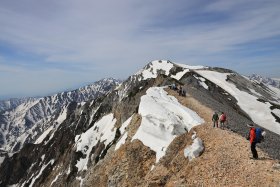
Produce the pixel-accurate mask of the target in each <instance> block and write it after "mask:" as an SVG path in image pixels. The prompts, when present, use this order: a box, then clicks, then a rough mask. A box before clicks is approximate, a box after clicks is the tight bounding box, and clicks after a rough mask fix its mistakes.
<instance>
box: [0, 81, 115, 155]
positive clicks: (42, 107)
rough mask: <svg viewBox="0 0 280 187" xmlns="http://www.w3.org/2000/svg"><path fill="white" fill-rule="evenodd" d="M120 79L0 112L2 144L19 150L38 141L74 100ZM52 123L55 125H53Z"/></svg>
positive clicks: (85, 98)
mask: <svg viewBox="0 0 280 187" xmlns="http://www.w3.org/2000/svg"><path fill="white" fill-rule="evenodd" d="M118 84H119V81H117V80H115V79H112V78H109V79H103V80H100V81H97V82H95V83H94V84H92V85H88V86H85V87H82V88H79V89H77V90H73V91H69V92H62V93H59V94H55V95H52V96H47V97H43V98H38V99H30V100H27V101H26V102H23V103H22V104H20V105H19V106H17V107H16V108H14V109H12V110H7V111H5V112H3V113H2V114H0V125H1V129H0V147H1V148H2V149H4V150H6V151H8V152H14V151H18V150H19V149H20V148H21V147H22V146H23V144H25V143H29V142H34V141H35V140H36V138H38V137H39V136H40V135H41V134H42V133H44V131H45V130H47V129H49V128H51V127H50V124H51V122H53V121H55V118H56V115H58V114H59V113H60V111H61V110H62V109H63V107H65V106H67V105H68V104H69V103H71V102H78V103H79V102H85V101H88V100H92V99H95V98H97V97H99V96H101V95H103V94H106V93H107V92H108V91H110V90H111V89H112V88H114V87H115V86H117V85H118ZM51 126H52V125H51Z"/></svg>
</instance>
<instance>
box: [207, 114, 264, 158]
mask: <svg viewBox="0 0 280 187" xmlns="http://www.w3.org/2000/svg"><path fill="white" fill-rule="evenodd" d="M212 121H213V127H214V128H215V127H219V122H220V127H221V128H222V129H223V128H224V125H225V122H226V121H227V117H226V115H225V113H224V112H222V113H221V115H220V116H219V115H218V113H217V112H215V113H214V114H213V116H212ZM247 126H248V127H249V128H250V130H249V133H248V136H247V140H249V141H250V146H251V152H252V155H253V157H252V159H255V160H257V159H258V158H259V157H258V152H257V150H256V145H257V143H261V142H262V141H263V140H264V136H265V134H266V132H265V131H264V130H263V129H262V128H260V127H255V126H254V125H253V124H248V125H247Z"/></svg>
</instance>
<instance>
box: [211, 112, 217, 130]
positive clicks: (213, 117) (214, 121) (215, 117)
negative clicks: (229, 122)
mask: <svg viewBox="0 0 280 187" xmlns="http://www.w3.org/2000/svg"><path fill="white" fill-rule="evenodd" d="M212 121H213V127H214V128H215V126H217V128H219V115H218V113H217V112H215V113H214V114H213V116H212Z"/></svg>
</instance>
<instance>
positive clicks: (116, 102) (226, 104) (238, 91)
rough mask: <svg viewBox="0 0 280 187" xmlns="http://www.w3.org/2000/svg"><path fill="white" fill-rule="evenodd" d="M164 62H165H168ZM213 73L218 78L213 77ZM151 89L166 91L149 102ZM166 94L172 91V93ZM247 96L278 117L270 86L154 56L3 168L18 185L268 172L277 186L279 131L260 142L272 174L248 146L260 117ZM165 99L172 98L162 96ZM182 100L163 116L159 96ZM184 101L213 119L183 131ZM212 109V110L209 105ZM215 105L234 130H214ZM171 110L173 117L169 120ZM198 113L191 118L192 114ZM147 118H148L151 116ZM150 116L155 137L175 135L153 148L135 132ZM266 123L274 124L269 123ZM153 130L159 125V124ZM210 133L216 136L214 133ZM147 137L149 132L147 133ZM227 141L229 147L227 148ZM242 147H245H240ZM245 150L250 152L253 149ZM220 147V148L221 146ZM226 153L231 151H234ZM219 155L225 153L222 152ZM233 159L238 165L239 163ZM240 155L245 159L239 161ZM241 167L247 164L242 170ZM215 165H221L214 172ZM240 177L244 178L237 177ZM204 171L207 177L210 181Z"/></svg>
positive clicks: (227, 181)
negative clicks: (182, 92)
mask: <svg viewBox="0 0 280 187" xmlns="http://www.w3.org/2000/svg"><path fill="white" fill-rule="evenodd" d="M162 66H164V67H163V68H161V67H162ZM213 73H214V75H217V76H213ZM213 77H214V78H215V77H216V79H214V78H213ZM218 78H219V79H218ZM173 83H176V84H177V85H181V86H182V87H183V89H186V91H187V97H186V98H184V97H181V96H178V94H177V92H175V91H172V90H169V89H168V85H171V84H173ZM150 89H157V90H161V91H159V92H156V93H155V94H152V95H151V97H150V98H151V99H152V100H153V101H154V103H151V102H150V104H147V102H144V101H145V98H146V97H147V96H149V94H148V93H149V92H150V91H149V90H150ZM165 92H167V93H168V96H166V95H165V94H164V93H165ZM243 92H244V93H243ZM242 94H243V95H242ZM240 95H241V96H245V98H247V99H252V101H251V100H250V101H251V102H252V103H253V106H261V107H266V110H270V111H271V112H275V115H276V116H277V115H278V107H279V105H277V104H275V103H278V102H277V99H276V96H275V95H274V94H273V93H271V92H270V91H269V89H267V87H266V86H265V85H261V84H258V83H255V82H251V81H250V80H249V79H248V78H244V77H243V76H241V75H239V74H238V73H236V72H233V71H231V70H226V69H222V68H209V67H207V68H205V67H203V68H202V69H201V68H198V69H196V68H193V69H188V68H184V67H182V66H180V65H177V64H174V63H172V62H170V61H163V60H161V61H153V62H151V63H150V64H149V65H147V66H145V67H144V68H143V69H142V70H140V71H138V72H137V73H136V74H134V75H132V76H130V77H129V78H128V79H127V80H125V81H124V82H123V83H122V84H121V85H119V86H118V87H117V88H115V89H114V90H112V91H111V92H108V93H107V94H105V95H103V96H101V97H98V98H96V99H95V100H93V101H88V102H85V103H83V104H77V103H72V104H71V105H69V106H67V114H66V117H65V118H63V120H62V121H61V124H60V125H59V126H58V127H57V128H56V129H55V130H54V131H50V133H49V134H48V135H46V136H45V138H42V139H43V140H42V141H41V142H39V143H38V144H27V145H26V146H24V147H23V149H22V150H21V151H19V152H18V153H16V154H15V155H13V156H11V157H10V158H6V159H5V160H4V162H3V164H2V165H1V168H0V171H1V172H0V181H1V182H2V183H1V184H2V185H12V184H16V185H17V186H33V185H34V186H41V185H46V186H51V185H52V186H63V185H68V186H92V185H98V186H163V185H171V186H172V185H175V184H177V185H207V184H208V185H221V186H222V185H223V186H224V185H233V184H234V185H250V184H263V182H262V181H261V180H262V179H263V178H265V180H264V181H265V182H266V184H271V185H275V184H277V182H280V180H279V179H280V178H279V177H278V176H279V175H278V171H277V170H275V172H274V170H273V169H272V168H271V167H272V165H273V164H275V162H276V161H274V160H272V161H270V159H279V158H280V155H279V152H278V151H277V150H279V149H280V147H279V146H280V144H279V134H277V133H275V132H273V131H270V130H266V131H267V134H268V135H267V137H266V141H265V142H263V143H262V144H261V145H260V148H261V149H262V150H263V151H265V152H266V153H267V154H268V156H266V155H265V154H264V153H263V152H262V151H261V152H260V155H265V157H266V158H267V160H264V161H261V163H262V164H263V165H262V164H261V166H262V168H263V169H264V172H262V173H256V172H253V171H255V169H256V168H258V167H259V166H260V164H259V163H258V162H254V161H252V160H249V158H248V157H249V154H250V152H249V148H246V144H248V142H246V140H245V139H244V137H246V135H247V131H248V128H247V127H246V124H248V123H254V122H253V121H252V120H253V119H254V118H253V117H254V115H252V114H251V113H248V109H247V108H246V107H244V106H242V105H240V103H239V102H240V98H239V96H240ZM158 96H160V97H158ZM161 96H164V97H161ZM165 97H168V98H169V99H162V98H165ZM159 98H160V99H159ZM258 99H259V100H258ZM176 100H178V101H180V104H178V103H176V104H175V105H176V106H178V107H179V109H176V110H174V111H173V112H169V111H168V110H165V113H164V114H163V115H165V116H163V117H161V116H162V115H158V113H157V111H158V110H159V108H160V109H164V107H162V105H161V104H159V102H162V101H165V106H170V105H171V104H174V103H175V101H176ZM199 103H200V104H199ZM249 104H251V103H249ZM143 105H144V106H147V105H148V106H147V107H148V109H145V110H144V111H147V110H152V111H153V112H155V114H153V113H152V112H148V114H145V113H143V110H142V108H143V107H140V106H143ZM266 105H268V106H270V107H267V106H266ZM172 106H173V105H172ZM183 106H185V107H188V108H190V109H192V110H193V111H195V112H196V113H198V114H199V116H200V117H203V119H204V120H205V123H204V124H202V125H199V126H196V127H193V128H191V129H187V130H186V131H185V132H184V133H183V129H184V127H186V126H187V122H183V123H180V120H181V119H182V118H183V116H182V113H181V109H182V108H183ZM205 107H208V108H210V109H209V110H206V109H205V110H204V109H203V108H205ZM202 109H203V110H202ZM213 111H218V112H222V111H223V112H225V113H226V114H227V116H228V119H229V124H227V126H226V130H224V131H223V130H221V129H213V128H211V126H212V122H211V115H212V113H213ZM259 113H262V111H259ZM166 116H167V117H168V118H167V119H166V118H164V117H166ZM268 117H269V119H270V120H275V118H276V117H274V116H273V115H271V114H270V115H269V116H268ZM192 118H193V117H191V116H190V117H188V119H190V120H192ZM145 119H148V120H146V122H145ZM147 121H149V122H147ZM142 122H145V124H147V123H149V126H150V128H149V129H148V132H149V133H150V134H153V133H155V132H156V134H155V135H152V136H151V137H150V140H151V142H161V141H163V140H167V141H168V144H164V145H163V144H160V143H158V144H156V146H157V147H155V148H153V145H147V143H145V141H144V140H143V139H141V138H137V136H135V135H136V134H137V132H140V131H141V128H143V125H145V124H143V123H142ZM191 124H192V123H191ZM256 125H257V124H256ZM260 125H262V126H263V127H264V128H265V127H266V126H265V125H264V124H260ZM272 125H273V126H271V127H275V129H276V130H277V126H276V125H274V124H272ZM153 128H155V129H157V130H152V129H153ZM178 129H179V130H178ZM272 130H274V129H272ZM276 130H275V131H276ZM194 131H196V132H197V136H198V137H200V138H202V140H203V141H204V144H205V145H204V146H205V150H204V152H203V153H202V155H201V157H198V158H197V159H194V161H188V159H187V158H185V157H184V156H183V149H184V148H185V147H186V146H188V145H190V144H191V141H192V139H191V136H192V133H193V132H194ZM208 132H210V133H212V134H213V135H211V136H210V137H209V136H207V134H208ZM277 132H278V131H277ZM157 133H159V134H157ZM170 135H175V136H176V137H175V139H174V140H173V141H171V142H170V141H169V138H168V137H170ZM226 135H228V136H231V138H229V140H230V142H226V141H223V139H222V138H223V137H225V136H226ZM141 137H142V138H148V136H147V135H145V134H143V133H142V134H141ZM215 138H219V139H215ZM167 141H164V142H167ZM231 143H233V144H231ZM219 144H222V145H221V146H219ZM145 145H146V146H145ZM239 146H240V147H239ZM158 147H159V148H162V149H158ZM240 148H242V149H243V150H239V149H240ZM244 149H247V150H248V152H247V153H245V154H244ZM158 150H159V151H160V152H161V153H162V154H163V155H162V156H161V157H160V159H159V160H157V156H156V155H157V152H158ZM217 150H219V152H215V151H217ZM35 152H36V154H35ZM235 152H236V153H237V152H238V154H232V156H231V154H230V153H235ZM221 153H222V154H223V153H227V156H223V155H222V154H221ZM215 154H218V155H219V156H220V157H219V158H217V157H215V156H214V155H215ZM235 155H236V156H235ZM212 158H213V159H212ZM229 158H230V159H232V160H234V162H233V163H236V164H232V163H231V162H230V161H231V160H230V159H229ZM239 158H240V159H241V160H238V159H239ZM207 160H208V161H211V162H209V163H210V164H209V165H207V167H206V168H207V169H203V166H204V165H203V162H205V161H207ZM246 163H249V166H247V167H248V168H247V169H246V170H244V171H243V169H242V167H246V165H244V164H246ZM212 164H213V165H212ZM215 165H217V166H216V167H215ZM196 166H200V167H196ZM237 166H238V167H241V169H238V168H235V167H237ZM208 169H212V170H213V171H211V172H209V171H208ZM226 169H228V170H229V169H230V172H229V174H230V175H228V174H227V170H226ZM234 169H236V171H238V172H235V171H234ZM266 171H269V172H271V173H272V172H273V174H272V175H264V176H263V177H262V178H261V177H260V176H262V174H265V172H266ZM191 172H193V173H194V174H192V173H191ZM245 172H246V173H245ZM247 172H249V173H250V174H251V177H246V176H247V174H248V173H247ZM199 173H201V175H200V174H199ZM220 174H221V176H220ZM235 175H236V176H238V177H232V176H235ZM200 176H204V177H207V178H205V181H203V178H201V177H200ZM244 176H245V177H244ZM269 176H272V177H271V178H274V180H271V178H269ZM222 177H224V178H222ZM212 179H213V180H212ZM241 179H242V180H241ZM246 179H247V180H246Z"/></svg>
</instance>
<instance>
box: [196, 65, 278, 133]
mask: <svg viewBox="0 0 280 187" xmlns="http://www.w3.org/2000/svg"><path fill="white" fill-rule="evenodd" d="M196 72H197V73H198V74H200V75H201V76H203V77H205V78H206V79H208V80H210V81H212V82H213V83H215V84H217V85H218V86H220V87H221V88H223V89H224V90H225V91H227V92H228V93H229V94H231V95H232V96H233V97H235V98H236V100H237V104H238V105H239V106H240V108H241V109H242V110H244V111H245V112H246V113H247V114H248V115H249V116H250V118H251V119H252V120H253V122H254V123H256V124H258V125H260V126H262V127H264V128H266V129H268V130H270V131H272V132H275V133H277V134H280V125H279V123H277V122H276V120H275V118H274V117H273V116H272V114H271V112H273V110H271V109H270V106H271V104H270V103H268V102H266V103H262V102H259V101H257V99H258V98H257V97H256V96H253V95H251V94H249V93H247V92H244V91H241V90H239V89H238V88H236V86H235V85H234V84H232V83H230V82H227V81H226V78H227V75H230V73H219V72H215V71H209V70H196Z"/></svg>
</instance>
